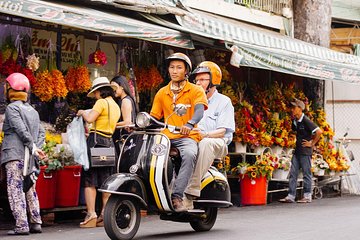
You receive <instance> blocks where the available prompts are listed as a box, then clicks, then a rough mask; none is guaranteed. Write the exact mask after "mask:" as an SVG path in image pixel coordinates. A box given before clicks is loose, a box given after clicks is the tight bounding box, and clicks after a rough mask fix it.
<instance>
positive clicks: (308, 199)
mask: <svg viewBox="0 0 360 240" xmlns="http://www.w3.org/2000/svg"><path fill="white" fill-rule="evenodd" d="M297 202H298V203H311V198H305V197H304V198H302V199H300V200H297Z"/></svg>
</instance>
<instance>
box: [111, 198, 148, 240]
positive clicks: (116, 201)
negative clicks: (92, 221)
mask: <svg viewBox="0 0 360 240" xmlns="http://www.w3.org/2000/svg"><path fill="white" fill-rule="evenodd" d="M140 218H141V215H140V208H139V204H138V203H137V202H136V200H134V199H132V198H131V197H127V196H119V195H114V194H113V195H111V196H110V198H109V201H108V202H107V203H106V206H105V211H104V227H105V232H106V234H107V235H108V236H109V237H110V238H111V239H113V240H115V239H116V240H117V239H124V240H127V239H132V238H133V237H134V236H135V234H136V233H137V231H138V229H139V226H140Z"/></svg>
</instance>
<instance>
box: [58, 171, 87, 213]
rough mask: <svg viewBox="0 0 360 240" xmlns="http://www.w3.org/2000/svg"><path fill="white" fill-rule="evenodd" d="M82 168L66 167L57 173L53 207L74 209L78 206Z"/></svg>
mask: <svg viewBox="0 0 360 240" xmlns="http://www.w3.org/2000/svg"><path fill="white" fill-rule="evenodd" d="M81 170H82V166H80V165H79V166H66V167H64V168H63V169H61V170H59V171H58V175H57V178H58V180H57V186H56V198H55V206H57V207H75V206H78V205H79V193H80V178H81Z"/></svg>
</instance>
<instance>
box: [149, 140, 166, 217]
mask: <svg viewBox="0 0 360 240" xmlns="http://www.w3.org/2000/svg"><path fill="white" fill-rule="evenodd" d="M146 147H147V150H146V152H147V153H148V154H147V156H146V158H144V159H143V160H144V161H143V164H144V165H145V166H144V167H143V169H145V172H144V179H148V180H149V188H150V191H149V192H151V193H152V196H153V200H154V204H155V205H156V206H157V208H158V209H159V210H160V211H171V210H172V204H171V197H170V191H169V180H168V173H167V169H168V161H169V151H170V140H169V138H168V137H166V136H165V135H164V134H161V133H153V134H149V135H148V139H147V144H146Z"/></svg>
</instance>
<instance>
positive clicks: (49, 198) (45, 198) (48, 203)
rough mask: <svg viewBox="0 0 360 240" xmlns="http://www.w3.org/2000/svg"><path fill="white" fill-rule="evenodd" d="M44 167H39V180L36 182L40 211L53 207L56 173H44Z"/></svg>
mask: <svg viewBox="0 0 360 240" xmlns="http://www.w3.org/2000/svg"><path fill="white" fill-rule="evenodd" d="M45 168H46V167H45V166H41V167H40V174H39V178H38V180H37V181H36V193H37V195H38V198H39V204H40V209H47V208H54V207H55V194H56V181H57V172H56V171H51V172H49V173H46V172H45Z"/></svg>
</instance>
